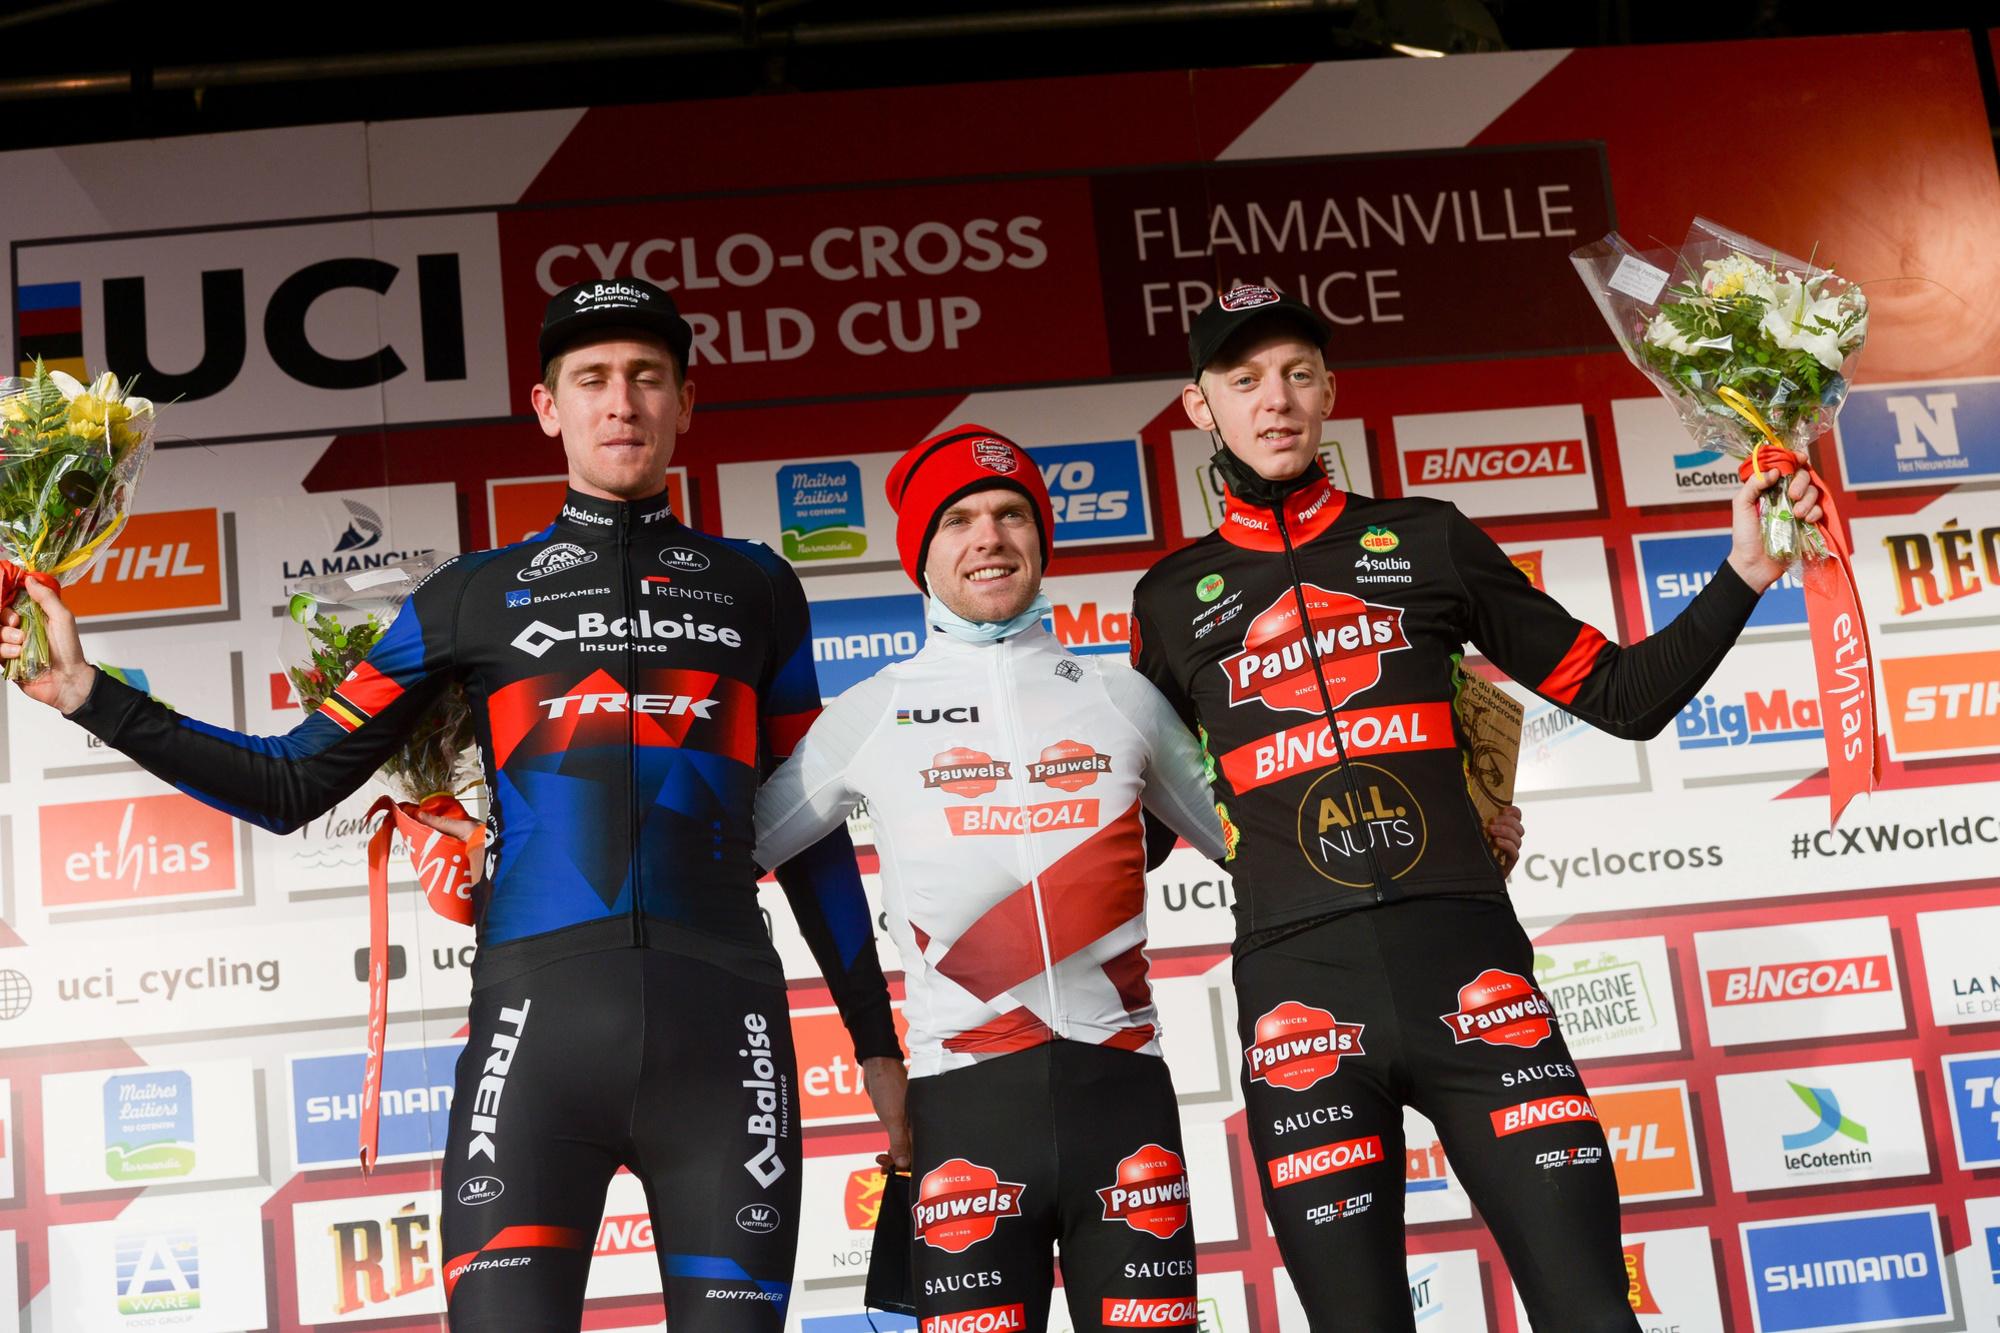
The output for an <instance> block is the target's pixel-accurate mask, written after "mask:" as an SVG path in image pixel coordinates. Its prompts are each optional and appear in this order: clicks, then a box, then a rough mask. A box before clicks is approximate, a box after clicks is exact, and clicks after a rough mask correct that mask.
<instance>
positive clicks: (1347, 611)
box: [1217, 583, 1410, 713]
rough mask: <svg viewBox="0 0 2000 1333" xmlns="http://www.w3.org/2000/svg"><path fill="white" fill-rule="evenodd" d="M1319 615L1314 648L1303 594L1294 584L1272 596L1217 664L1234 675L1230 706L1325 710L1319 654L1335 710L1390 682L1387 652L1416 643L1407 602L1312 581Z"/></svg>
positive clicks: (1309, 593) (1310, 592) (1314, 611)
mask: <svg viewBox="0 0 2000 1333" xmlns="http://www.w3.org/2000/svg"><path fill="white" fill-rule="evenodd" d="M1303 591H1304V592H1305V603H1306V612H1307V614H1308V615H1309V616H1310V617H1311V619H1312V643H1311V647H1310V650H1308V646H1307V643H1306V635H1305V633H1304V632H1303V631H1302V630H1301V629H1300V627H1299V598H1298V596H1297V594H1296V593H1295V592H1294V591H1293V590H1292V589H1290V588H1287V589H1286V590H1285V591H1284V592H1282V593H1280V594H1279V595H1278V596H1277V597H1276V598H1274V599H1272V601H1271V604H1270V605H1269V606H1267V607H1265V608H1264V609H1263V610H1262V611H1260V612H1258V613H1257V615H1256V616H1254V617H1253V618H1252V619H1251V621H1250V624H1249V625H1248V627H1246V628H1245V629H1244V631H1243V649H1242V651H1241V652H1237V653H1232V654H1231V655H1229V656H1228V657H1225V658H1223V659H1222V661H1221V662H1220V663H1218V664H1217V665H1218V666H1219V667H1220V668H1221V670H1222V672H1223V674H1224V675H1226V676H1228V677H1229V706H1230V707H1232V708H1234V707H1237V706H1238V705H1241V704H1247V703H1256V702H1262V703H1263V705H1264V706H1265V707H1266V708H1271V709H1275V710H1277V711H1279V712H1298V713H1317V712H1319V711H1321V709H1322V708H1323V707H1324V706H1325V702H1326V700H1324V699H1322V698H1321V695H1320V688H1319V682H1318V681H1317V680H1315V679H1314V673H1313V659H1314V658H1315V657H1317V658H1318V660H1319V666H1320V671H1321V673H1322V674H1324V676H1325V677H1326V689H1327V694H1328V695H1329V696H1330V697H1331V700H1332V704H1333V706H1334V707H1335V708H1338V707H1340V706H1341V705H1342V704H1344V703H1346V702H1347V701H1348V700H1349V699H1352V698H1353V697H1354V696H1355V695H1357V694H1361V693H1364V692H1365V691H1367V690H1369V689H1372V688H1374V686H1375V685H1376V683H1377V682H1379V681H1380V680H1381V679H1382V654H1384V653H1393V652H1398V651H1400V650H1402V649H1404V648H1408V647H1409V646H1410V644H1409V640H1407V639H1405V638H1404V637H1403V611H1402V608H1401V607H1394V606H1380V605H1377V604H1376V603H1374V602H1364V601H1362V600H1361V599H1360V598H1359V597H1355V596H1352V595H1350V594H1348V593H1344V592H1332V591H1329V590H1328V589H1325V588H1322V587H1320V586H1318V585H1317V584H1313V583H1308V584H1305V585H1304V588H1303Z"/></svg>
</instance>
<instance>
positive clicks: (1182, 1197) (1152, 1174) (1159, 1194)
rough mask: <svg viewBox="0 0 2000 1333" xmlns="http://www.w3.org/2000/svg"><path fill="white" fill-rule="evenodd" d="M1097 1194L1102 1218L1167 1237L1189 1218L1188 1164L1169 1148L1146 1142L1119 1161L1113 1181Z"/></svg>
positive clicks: (1148, 1233)
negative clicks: (1102, 1214)
mask: <svg viewBox="0 0 2000 1333" xmlns="http://www.w3.org/2000/svg"><path fill="white" fill-rule="evenodd" d="M1097 1198H1098V1202H1100V1203H1102V1204H1103V1205H1104V1218H1103V1220H1104V1221H1106V1222H1123V1223H1124V1224H1125V1225H1126V1226H1128V1227H1131V1228H1132V1230H1134V1231H1143V1232H1145V1233H1146V1234H1147V1235H1149V1236H1157V1237H1159V1238H1160V1239H1161V1240H1166V1239H1168V1238H1169V1237H1171V1236H1173V1235H1175V1234H1176V1233H1178V1232H1179V1231H1180V1229H1181V1228H1182V1227H1184V1226H1186V1225H1187V1222H1188V1179H1187V1166H1186V1164H1185V1163H1184V1162H1182V1161H1181V1155H1180V1154H1179V1153H1177V1152H1175V1151H1173V1150H1172V1149H1171V1148H1163V1147H1161V1146H1160V1145H1159V1144H1157V1143H1148V1144H1146V1145H1145V1146H1143V1147H1141V1148H1140V1149H1139V1150H1138V1151H1137V1152H1133V1153H1129V1154H1127V1155H1126V1156H1125V1158H1124V1159H1123V1160H1121V1161H1120V1162H1119V1163H1118V1168H1117V1171H1116V1172H1115V1173H1114V1179H1113V1182H1112V1183H1111V1184H1110V1185H1108V1186H1106V1187H1105V1188H1103V1189H1101V1190H1099V1191H1097Z"/></svg>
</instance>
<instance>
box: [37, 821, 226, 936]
mask: <svg viewBox="0 0 2000 1333" xmlns="http://www.w3.org/2000/svg"><path fill="white" fill-rule="evenodd" d="M37 818H38V820H39V822H40V826H41V843H42V856H41V861H42V902H43V903H44V905H46V906H47V907H49V908H51V909H59V908H65V907H107V906H115V905H119V904H129V903H136V902H147V901H152V900H158V899H169V898H212V897H219V896H221V895H224V894H234V893H235V892H237V882H236V834H235V830H234V829H233V828H232V827H231V825H230V819H229V816H227V815H225V814H221V813H220V812H218V811H214V810H211V809H209V808H208V807H207V806H205V805H203V804H201V803H200V802H199V801H196V800H193V799H191V798H189V797H186V796H181V795H178V794H174V795H167V796H131V797H127V798H125V799H123V800H112V801H82V802H78V803H75V804H68V805H45V806H42V807H41V809H40V810H39V811H38V812H37Z"/></svg>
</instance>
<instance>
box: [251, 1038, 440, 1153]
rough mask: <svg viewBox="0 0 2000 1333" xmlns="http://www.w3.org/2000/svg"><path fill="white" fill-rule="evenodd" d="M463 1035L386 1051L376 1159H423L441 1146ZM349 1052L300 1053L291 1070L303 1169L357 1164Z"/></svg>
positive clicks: (357, 1070)
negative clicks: (457, 1039)
mask: <svg viewBox="0 0 2000 1333" xmlns="http://www.w3.org/2000/svg"><path fill="white" fill-rule="evenodd" d="M464 1050H465V1043H464V1042H453V1043H449V1044H445V1045H439V1046H432V1047H424V1046H404V1047H399V1048H396V1049H394V1050H389V1051H385V1052H383V1055H382V1094H381V1101H380V1107H381V1131H380V1136H381V1137H380V1148H379V1151H378V1153H377V1155H376V1160H377V1161H378V1162H381V1163H391V1162H411V1161H425V1160H428V1159H430V1158H434V1157H436V1156H438V1155H439V1154H440V1153H442V1152H443V1151H444V1142H445V1134H446V1132H447V1130H448V1128H449V1123H450V1119H451V1101H452V1071H453V1068H454V1067H455V1066H456V1064H457V1062H458V1057H459V1055H460V1053H461V1052H463V1051H464ZM365 1059H366V1057H365V1056H364V1055H363V1053H362V1052H359V1051H354V1052H349V1053H342V1054H337V1055H300V1056H293V1057H291V1059H290V1060H289V1061H288V1062H287V1063H288V1065H289V1068H290V1074H291V1112H292V1113H291V1124H292V1160H293V1161H294V1162H295V1163H296V1164H297V1165H298V1168H299V1169H300V1170H301V1171H309V1170H313V1169H315V1168H325V1167H349V1166H352V1165H354V1163H355V1161H356V1160H357V1158H358V1155H359V1153H360V1150H361V1139H360V1124H361V1075H362V1066H363V1063H364V1061H365Z"/></svg>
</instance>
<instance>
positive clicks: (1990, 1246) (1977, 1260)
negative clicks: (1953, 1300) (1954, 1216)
mask: <svg viewBox="0 0 2000 1333" xmlns="http://www.w3.org/2000/svg"><path fill="white" fill-rule="evenodd" d="M1965 1225H1966V1232H1967V1235H1966V1246H1965V1248H1964V1249H1962V1250H1960V1251H1959V1252H1958V1253H1957V1255H1955V1256H1954V1257H1955V1258H1956V1259H1957V1260H1958V1289H1959V1291H1960V1292H1961V1293H1962V1294H1963V1295H1964V1297H1965V1326H1966V1327H1967V1328H1980V1329H1991V1328H2000V1197H1996V1198H1990V1199H1967V1200H1966V1201H1965Z"/></svg>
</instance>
